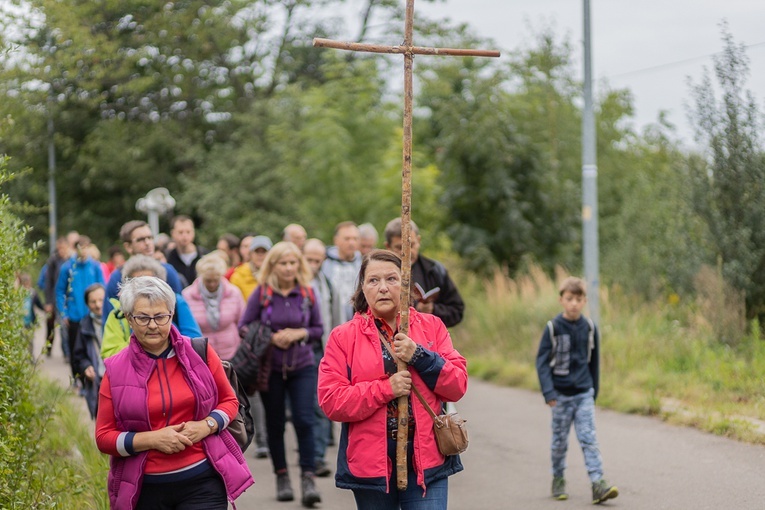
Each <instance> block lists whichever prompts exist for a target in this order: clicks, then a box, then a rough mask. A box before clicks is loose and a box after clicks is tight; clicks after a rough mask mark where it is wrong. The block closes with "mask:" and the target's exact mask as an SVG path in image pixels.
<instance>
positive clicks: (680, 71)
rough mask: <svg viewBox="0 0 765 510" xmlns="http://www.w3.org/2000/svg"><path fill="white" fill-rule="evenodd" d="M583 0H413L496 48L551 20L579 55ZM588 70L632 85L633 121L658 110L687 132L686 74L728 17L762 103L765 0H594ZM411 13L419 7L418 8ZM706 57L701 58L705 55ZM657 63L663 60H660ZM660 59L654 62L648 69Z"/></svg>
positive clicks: (697, 67) (515, 43)
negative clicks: (492, 42) (470, 29)
mask: <svg viewBox="0 0 765 510" xmlns="http://www.w3.org/2000/svg"><path fill="white" fill-rule="evenodd" d="M583 3H584V2H583V0H445V1H444V2H443V3H437V4H429V3H425V2H416V3H415V13H417V12H421V13H424V14H428V17H435V16H437V15H440V16H442V17H449V18H451V19H452V21H455V22H466V23H468V24H469V25H470V26H472V27H473V28H475V30H476V31H477V32H478V33H479V34H480V35H482V36H486V37H491V38H493V39H494V40H495V41H496V42H497V45H498V46H499V47H500V48H501V49H510V50H513V49H518V48H520V47H521V46H523V45H524V44H526V43H528V37H529V34H530V33H531V32H530V31H529V29H528V26H529V23H530V24H531V26H533V27H535V28H536V29H537V31H538V29H539V28H540V27H542V26H544V25H545V24H549V23H554V26H555V27H557V29H558V30H559V31H560V33H561V34H562V35H564V34H568V35H569V40H570V41H571V43H572V46H573V47H574V50H575V53H576V55H575V56H576V60H577V62H578V63H581V61H582V59H583V56H582V55H583V54H582V41H583V28H582V27H583V21H582V19H583V14H582V13H583ZM590 9H591V15H592V41H593V71H594V76H595V78H596V79H597V80H599V81H598V83H596V87H597V86H598V85H600V84H602V81H601V80H603V79H605V80H607V82H608V83H609V84H610V86H611V87H618V88H623V87H626V88H629V89H630V90H631V91H632V93H633V95H634V98H635V107H636V124H637V126H638V127H640V126H643V125H645V124H648V123H651V122H654V121H656V119H657V118H658V114H659V112H660V111H661V110H666V111H667V112H668V114H669V117H668V118H669V120H670V121H671V122H672V123H673V124H675V125H676V126H677V127H678V131H679V135H680V136H681V137H682V138H684V139H686V140H688V141H689V142H690V139H691V137H692V135H691V131H690V127H689V126H688V123H687V120H686V111H685V108H684V106H683V105H684V103H685V102H686V101H687V98H688V96H689V87H688V84H687V77H689V76H690V77H691V78H692V79H693V80H694V81H695V82H698V81H699V79H700V78H701V76H702V70H703V67H704V66H707V67H708V68H709V69H711V68H712V59H711V58H709V56H710V55H711V54H713V53H716V52H719V51H720V50H721V49H722V42H721V39H720V27H719V24H720V22H721V21H722V20H723V19H725V20H727V21H728V24H729V26H730V30H731V32H732V34H733V37H734V39H735V40H736V42H737V43H743V44H745V45H754V46H753V47H751V48H748V49H747V54H748V56H749V58H750V71H751V75H750V79H749V82H748V88H749V89H751V90H752V91H753V92H754V93H755V96H756V97H757V99H758V101H759V103H760V104H761V105H762V104H763V99H764V96H765V30H763V22H765V2H763V1H762V0H661V1H660V0H592V1H591V2H590ZM415 16H416V14H415ZM704 57H706V58H704ZM658 66H661V67H658ZM655 67H658V68H656V69H652V68H655Z"/></svg>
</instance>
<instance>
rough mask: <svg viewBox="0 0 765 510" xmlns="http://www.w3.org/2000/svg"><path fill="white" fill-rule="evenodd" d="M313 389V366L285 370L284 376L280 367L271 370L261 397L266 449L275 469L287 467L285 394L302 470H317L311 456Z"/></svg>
mask: <svg viewBox="0 0 765 510" xmlns="http://www.w3.org/2000/svg"><path fill="white" fill-rule="evenodd" d="M315 393H316V370H315V368H314V367H313V366H308V367H305V368H300V369H298V370H294V371H290V372H287V375H286V378H285V377H284V376H283V374H282V371H281V370H273V371H272V372H271V376H270V378H269V380H268V391H267V392H262V393H261V394H260V398H261V399H262V400H263V407H264V408H265V410H266V431H267V432H268V449H269V452H270V453H271V462H272V464H273V466H274V472H275V473H276V472H280V471H284V470H286V469H287V457H286V453H285V448H284V430H285V426H286V423H287V417H286V404H285V401H286V399H287V396H289V400H290V409H291V411H292V426H293V427H294V428H295V435H296V436H297V443H298V453H299V456H300V471H301V473H306V472H310V473H313V472H314V471H315V470H316V462H315V457H314V453H315V451H314V446H315V445H314V423H315V415H314V407H313V401H314V394H315Z"/></svg>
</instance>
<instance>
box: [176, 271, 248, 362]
mask: <svg viewBox="0 0 765 510" xmlns="http://www.w3.org/2000/svg"><path fill="white" fill-rule="evenodd" d="M200 285H203V284H202V279H201V278H197V279H196V280H194V283H192V284H191V285H189V286H188V287H186V288H185V289H183V292H182V294H183V297H184V299H186V302H187V303H188V305H189V308H190V309H191V313H192V315H193V316H194V318H195V319H196V320H197V323H198V324H199V328H200V329H201V330H202V334H203V335H204V336H206V337H207V338H208V339H209V340H210V345H211V346H212V348H213V349H215V352H217V353H218V356H220V359H222V360H230V359H231V358H233V357H234V353H235V352H236V349H237V347H239V343H240V342H241V338H240V337H239V328H238V327H237V323H238V322H239V317H241V315H242V313H243V312H244V306H245V303H244V298H242V293H241V292H240V290H239V289H238V288H237V287H235V286H234V285H232V284H231V283H229V281H228V280H226V279H225V278H223V279H222V281H221V285H222V286H223V298H222V299H221V303H220V323H219V324H218V329H217V330H214V329H212V327H211V326H210V322H209V321H208V319H207V310H206V309H205V304H204V301H203V300H202V292H201V291H200Z"/></svg>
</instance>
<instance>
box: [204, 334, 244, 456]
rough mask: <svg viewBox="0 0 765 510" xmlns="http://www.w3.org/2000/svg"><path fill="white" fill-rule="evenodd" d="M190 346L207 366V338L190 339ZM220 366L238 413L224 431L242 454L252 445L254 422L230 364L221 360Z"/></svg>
mask: <svg viewBox="0 0 765 510" xmlns="http://www.w3.org/2000/svg"><path fill="white" fill-rule="evenodd" d="M191 346H192V347H193V348H194V351H196V353H197V354H199V357H200V358H202V360H203V361H204V362H205V364H207V338H206V337H201V338H192V339H191ZM221 364H222V365H223V370H225V371H226V377H228V382H229V384H231V387H232V388H234V393H236V399H237V400H238V401H239V412H238V413H237V414H236V418H234V420H233V421H231V422H230V423H229V424H228V427H226V430H228V431H229V432H230V433H231V435H232V436H233V437H234V439H235V440H236V442H237V444H238V445H239V447H240V448H241V449H242V453H244V451H245V450H246V449H247V447H248V446H250V443H252V438H253V436H254V435H255V420H253V419H252V413H251V412H250V399H249V398H247V392H246V391H244V387H242V384H241V383H240V382H239V379H238V378H237V376H236V372H235V371H234V368H233V367H232V366H231V363H229V362H228V361H224V360H221Z"/></svg>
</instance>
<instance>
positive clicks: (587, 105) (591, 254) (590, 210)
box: [582, 0, 600, 324]
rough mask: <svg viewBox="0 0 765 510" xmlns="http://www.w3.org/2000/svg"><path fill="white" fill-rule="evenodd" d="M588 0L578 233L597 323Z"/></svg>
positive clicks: (594, 159) (595, 194)
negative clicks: (581, 240) (580, 227)
mask: <svg viewBox="0 0 765 510" xmlns="http://www.w3.org/2000/svg"><path fill="white" fill-rule="evenodd" d="M591 47H592V40H591V35H590V0H584V112H583V113H582V235H583V248H584V274H585V278H586V279H587V302H588V304H589V309H590V318H591V319H592V320H593V321H594V322H595V324H599V323H600V290H599V285H600V283H599V279H600V277H599V268H598V265H599V261H598V250H599V248H598V162H597V147H596V132H595V111H594V107H593V101H592V49H591Z"/></svg>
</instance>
